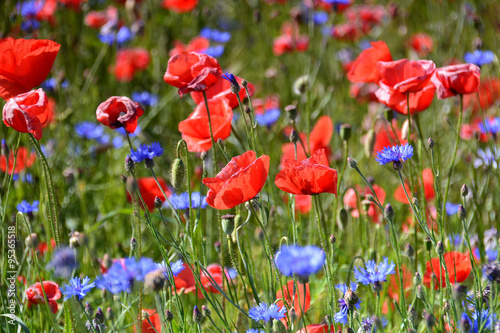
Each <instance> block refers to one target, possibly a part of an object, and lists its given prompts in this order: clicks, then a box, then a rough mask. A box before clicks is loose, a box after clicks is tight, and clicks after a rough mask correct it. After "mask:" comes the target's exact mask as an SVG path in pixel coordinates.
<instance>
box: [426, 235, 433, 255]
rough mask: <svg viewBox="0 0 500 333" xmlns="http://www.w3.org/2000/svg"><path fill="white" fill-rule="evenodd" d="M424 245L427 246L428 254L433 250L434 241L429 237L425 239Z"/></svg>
mask: <svg viewBox="0 0 500 333" xmlns="http://www.w3.org/2000/svg"><path fill="white" fill-rule="evenodd" d="M424 244H425V249H426V250H427V252H429V251H430V250H431V249H432V241H431V239H430V238H429V236H427V237H425V239H424Z"/></svg>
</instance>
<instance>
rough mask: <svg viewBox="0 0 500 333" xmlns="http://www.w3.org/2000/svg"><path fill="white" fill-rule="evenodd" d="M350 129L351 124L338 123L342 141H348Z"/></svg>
mask: <svg viewBox="0 0 500 333" xmlns="http://www.w3.org/2000/svg"><path fill="white" fill-rule="evenodd" d="M351 131H352V127H351V125H349V124H342V125H340V131H339V134H340V138H341V139H342V140H343V141H349V139H350V138H351Z"/></svg>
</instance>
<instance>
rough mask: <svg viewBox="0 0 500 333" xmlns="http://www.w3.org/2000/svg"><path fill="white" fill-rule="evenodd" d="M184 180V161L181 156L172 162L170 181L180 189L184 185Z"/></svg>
mask: <svg viewBox="0 0 500 333" xmlns="http://www.w3.org/2000/svg"><path fill="white" fill-rule="evenodd" d="M183 180H184V162H182V160H181V159H180V158H176V159H175V160H174V163H172V168H171V171H170V183H172V186H173V187H174V188H175V189H179V188H181V186H182V182H183Z"/></svg>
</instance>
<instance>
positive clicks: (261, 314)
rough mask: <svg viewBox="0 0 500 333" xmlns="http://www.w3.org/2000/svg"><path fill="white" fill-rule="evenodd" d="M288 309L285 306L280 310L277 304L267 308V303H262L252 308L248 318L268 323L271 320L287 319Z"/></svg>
mask: <svg viewBox="0 0 500 333" xmlns="http://www.w3.org/2000/svg"><path fill="white" fill-rule="evenodd" d="M285 312H286V308H285V307H284V306H283V307H281V308H279V307H278V306H277V305H276V304H271V305H269V306H267V304H266V303H260V304H259V305H256V306H254V307H252V308H251V309H250V310H249V311H248V316H249V317H250V318H252V319H253V320H254V321H259V320H263V321H264V322H265V323H267V322H268V321H269V320H271V319H277V320H278V319H281V318H284V317H285Z"/></svg>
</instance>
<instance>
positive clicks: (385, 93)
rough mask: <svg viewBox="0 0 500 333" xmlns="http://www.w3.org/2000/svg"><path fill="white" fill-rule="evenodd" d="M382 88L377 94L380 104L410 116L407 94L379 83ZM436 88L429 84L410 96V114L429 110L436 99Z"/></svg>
mask: <svg viewBox="0 0 500 333" xmlns="http://www.w3.org/2000/svg"><path fill="white" fill-rule="evenodd" d="M379 84H380V88H379V89H378V90H377V91H376V92H375V96H377V98H378V100H379V102H380V103H383V104H385V105H387V106H388V107H390V108H391V109H393V110H394V111H397V112H398V113H401V114H408V103H407V102H408V100H407V96H406V94H402V93H399V92H397V91H396V90H394V89H392V88H391V87H390V86H388V85H386V84H384V83H382V81H380V82H379ZM435 92H436V87H435V86H434V84H433V83H432V82H428V83H427V85H426V86H425V87H423V89H422V90H419V91H417V92H415V93H411V94H410V114H415V113H417V112H422V111H425V110H427V108H428V107H429V106H430V105H431V103H432V100H433V99H434V93H435Z"/></svg>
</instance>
